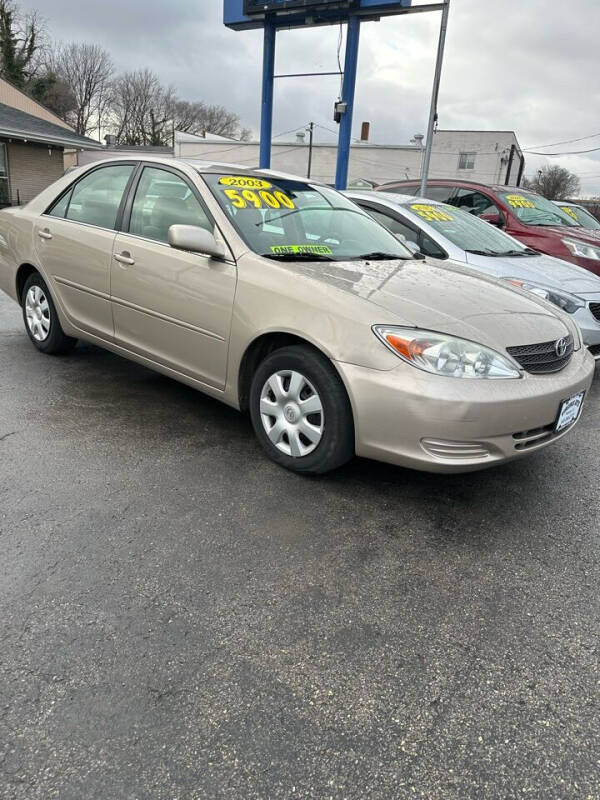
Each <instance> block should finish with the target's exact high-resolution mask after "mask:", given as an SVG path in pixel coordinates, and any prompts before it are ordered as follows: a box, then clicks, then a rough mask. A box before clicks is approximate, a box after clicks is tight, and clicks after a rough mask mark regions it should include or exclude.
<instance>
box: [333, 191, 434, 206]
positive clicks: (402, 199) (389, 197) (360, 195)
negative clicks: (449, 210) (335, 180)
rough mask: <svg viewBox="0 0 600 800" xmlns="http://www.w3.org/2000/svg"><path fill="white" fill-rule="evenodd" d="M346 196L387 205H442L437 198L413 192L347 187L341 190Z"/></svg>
mask: <svg viewBox="0 0 600 800" xmlns="http://www.w3.org/2000/svg"><path fill="white" fill-rule="evenodd" d="M343 194H345V195H346V196H347V197H350V198H351V199H357V200H373V201H374V202H381V201H385V202H384V203H383V204H384V205H388V206H407V205H410V204H412V203H417V204H418V203H424V204H425V205H428V206H443V205H445V204H444V203H440V201H439V200H430V199H429V198H428V197H415V195H413V194H396V192H357V191H354V190H353V189H349V190H348V191H347V192H343Z"/></svg>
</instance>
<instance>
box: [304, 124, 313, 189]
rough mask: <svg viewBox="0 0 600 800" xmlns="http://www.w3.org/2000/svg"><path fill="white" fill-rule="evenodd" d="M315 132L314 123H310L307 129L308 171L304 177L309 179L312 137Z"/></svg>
mask: <svg viewBox="0 0 600 800" xmlns="http://www.w3.org/2000/svg"><path fill="white" fill-rule="evenodd" d="M314 131H315V123H314V122H311V123H310V125H309V128H308V132H309V138H308V171H307V173H306V177H307V178H310V173H311V170H312V156H313V136H314Z"/></svg>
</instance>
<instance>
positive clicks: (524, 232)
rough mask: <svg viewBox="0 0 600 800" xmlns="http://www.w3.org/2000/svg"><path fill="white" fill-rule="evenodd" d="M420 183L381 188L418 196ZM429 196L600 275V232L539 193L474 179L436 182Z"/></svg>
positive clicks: (547, 252) (556, 256) (429, 187)
mask: <svg viewBox="0 0 600 800" xmlns="http://www.w3.org/2000/svg"><path fill="white" fill-rule="evenodd" d="M420 187H421V183H420V181H395V182H394V183H386V184H384V185H383V186H378V187H377V189H376V191H378V192H395V193H397V194H407V195H418V194H419V193H420ZM425 196H426V197H428V198H430V199H431V200H438V201H440V202H442V203H448V204H449V205H452V206H457V207H459V208H462V209H464V210H465V211H469V212H470V213H471V214H475V215H476V216H478V217H481V219H484V220H486V222H490V223H491V224H492V225H496V226H497V227H498V228H502V229H503V230H504V231H505V232H506V233H508V234H509V235H510V236H514V237H515V239H518V240H519V241H520V242H523V244H524V245H527V247H531V248H532V249H533V250H539V252H540V253H546V254H547V255H549V256H554V257H555V258H562V259H564V260H565V261H570V262H571V263H573V264H577V265H578V266H580V267H584V268H585V269H587V270H590V272H594V273H596V275H600V231H592V230H588V229H586V228H584V227H583V226H581V225H580V224H579V223H578V222H577V221H576V220H574V219H573V217H571V216H569V215H568V214H565V212H564V211H562V210H561V209H560V208H558V206H556V205H554V203H551V202H550V200H546V198H545V197H542V196H541V195H539V194H536V193H535V192H531V191H528V190H526V189H519V188H515V187H514V186H487V185H486V184H483V183H475V182H474V181H460V180H430V181H428V183H427V192H426V193H425Z"/></svg>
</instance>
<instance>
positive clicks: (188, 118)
mask: <svg viewBox="0 0 600 800" xmlns="http://www.w3.org/2000/svg"><path fill="white" fill-rule="evenodd" d="M174 118H175V127H176V129H177V130H178V131H181V132H182V133H192V134H195V135H196V136H202V135H204V134H205V133H207V132H208V133H214V134H217V135H219V136H228V137H230V138H241V135H242V134H244V135H245V136H249V135H250V131H247V130H246V129H241V128H240V118H239V116H238V115H237V114H235V113H233V112H232V111H228V110H227V109H226V108H224V107H223V106H219V105H207V104H206V103H201V102H195V103H190V102H188V101H187V100H178V101H177V102H176V103H175V107H174Z"/></svg>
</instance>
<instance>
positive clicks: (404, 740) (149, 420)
mask: <svg viewBox="0 0 600 800" xmlns="http://www.w3.org/2000/svg"><path fill="white" fill-rule="evenodd" d="M598 380H599V381H600V377H599V378H598ZM599 452H600V384H599V383H598V382H597V383H596V384H595V385H594V386H593V387H592V390H591V393H590V395H589V397H588V400H587V405H586V408H585V411H584V415H583V418H582V420H581V422H580V424H579V425H578V427H577V428H576V430H575V431H574V432H572V433H571V435H569V436H568V437H566V438H565V439H563V440H562V441H561V442H560V443H557V444H556V445H554V446H552V447H550V448H548V449H546V450H544V451H542V452H540V453H537V454H534V455H531V456H530V457H529V458H527V459H524V460H521V461H518V462H514V463H512V464H509V465H505V466H503V467H500V468H496V469H493V470H490V471H486V472H481V473H475V474H470V475H462V476H451V477H448V476H435V475H426V474H419V473H415V472H411V471H408V470H403V469H399V468H395V467H391V466H386V465H384V464H377V463H374V462H370V461H364V460H358V459H357V460H355V461H353V462H352V463H351V464H349V465H348V466H347V467H345V468H343V469H342V470H339V471H338V472H336V473H335V474H333V475H330V476H326V477H323V478H318V479H307V478H301V477H296V476H295V475H292V474H290V473H288V472H285V471H283V470H282V469H280V468H278V467H276V466H275V465H274V464H272V463H270V462H269V461H268V460H267V459H266V458H265V457H264V456H263V455H262V452H261V450H260V448H259V446H258V444H257V443H256V441H255V439H254V436H253V433H252V430H251V427H250V423H249V421H248V419H247V418H246V417H244V416H242V415H240V414H238V413H237V412H235V411H233V410H231V409H228V408H227V407H225V406H223V405H221V404H220V403H218V402H216V401H214V400H211V399H209V398H207V397H205V396H203V395H201V394H199V393H197V392H195V391H193V390H192V389H189V388H187V387H185V386H182V385H179V384H177V383H175V382H173V381H171V380H169V379H167V378H165V377H162V376H160V375H158V374H156V373H154V372H151V371H150V370H147V369H144V368H142V367H139V366H136V365H134V364H132V363H130V362H127V361H124V360H123V359H121V358H118V357H117V356H114V355H112V354H109V353H107V352H105V351H103V350H100V349H98V348H95V347H91V346H88V345H81V344H80V345H79V346H78V347H77V349H76V350H75V352H74V353H72V354H71V355H70V356H68V357H49V356H43V355H41V354H39V353H38V352H37V351H36V350H35V349H34V348H33V346H32V345H31V344H30V342H29V340H28V338H27V337H26V335H25V332H24V329H23V325H22V321H21V316H20V310H19V308H18V307H17V306H16V305H15V304H13V303H12V302H11V301H9V300H8V299H7V298H5V297H4V296H2V297H1V299H0V797H1V798H2V800H49V799H50V798H60V799H61V800H96V798H98V800H125V799H126V800H188V799H189V800H203V799H204V798H207V799H208V798H210V799H212V798H235V799H236V800H237V799H238V798H239V799H240V800H259V799H260V800H278V799H279V798H286V799H287V798H290V799H291V798H318V800H327V798H334V799H335V800H338V799H339V800H342V799H343V798H348V800H363V798H368V799H369V800H370V799H371V798H373V800H379V799H380V798H381V800H395V798H427V800H470V798H474V799H477V800H480V799H481V800H496V798H497V799H498V800H511V799H512V798H519V799H520V798H527V799H529V798H540V800H554V799H556V800H570V799H571V798H573V799H577V800H598V798H600V691H599V690H600V685H599V679H600V669H599V664H600V659H599V643H600V636H599V633H600V624H599V623H600V600H599V578H600V566H599V554H600V531H599V510H600V501H599V489H598V487H599V469H598V465H599V458H598V455H599Z"/></svg>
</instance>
